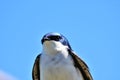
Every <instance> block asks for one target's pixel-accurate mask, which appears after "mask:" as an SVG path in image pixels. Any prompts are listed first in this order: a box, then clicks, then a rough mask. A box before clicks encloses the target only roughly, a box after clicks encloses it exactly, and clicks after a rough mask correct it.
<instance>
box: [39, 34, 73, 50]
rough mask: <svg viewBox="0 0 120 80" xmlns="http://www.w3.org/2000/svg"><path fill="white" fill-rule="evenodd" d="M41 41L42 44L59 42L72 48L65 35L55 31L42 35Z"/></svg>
mask: <svg viewBox="0 0 120 80" xmlns="http://www.w3.org/2000/svg"><path fill="white" fill-rule="evenodd" d="M41 43H42V44H43V45H45V44H47V45H48V44H55V45H58V44H61V45H63V46H67V47H68V48H69V49H71V50H72V48H71V46H70V44H69V42H68V40H67V39H66V37H65V36H63V35H62V34H60V33H55V32H51V33H47V34H46V35H44V36H43V38H42V40H41ZM57 43H58V44H57Z"/></svg>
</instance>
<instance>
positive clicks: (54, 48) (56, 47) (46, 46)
mask: <svg viewBox="0 0 120 80" xmlns="http://www.w3.org/2000/svg"><path fill="white" fill-rule="evenodd" d="M67 48H68V47H67V46H64V45H63V44H61V43H60V42H57V41H45V42H44V43H43V52H44V53H45V54H48V55H55V54H57V53H60V52H64V51H67Z"/></svg>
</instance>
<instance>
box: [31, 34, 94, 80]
mask: <svg viewBox="0 0 120 80" xmlns="http://www.w3.org/2000/svg"><path fill="white" fill-rule="evenodd" d="M41 43H42V47H43V49H42V53H41V54H39V55H38V56H37V57H36V59H35V62H34V65H33V69H32V78H33V80H93V78H92V76H91V74H90V72H89V68H88V66H87V64H86V63H85V62H84V61H83V60H82V59H81V58H79V57H78V56H77V55H76V54H75V52H74V51H73V50H72V48H71V46H70V44H69V42H68V40H67V39H66V37H65V36H63V35H62V34H59V33H53V32H51V33H48V34H46V35H44V36H43V38H42V40H41Z"/></svg>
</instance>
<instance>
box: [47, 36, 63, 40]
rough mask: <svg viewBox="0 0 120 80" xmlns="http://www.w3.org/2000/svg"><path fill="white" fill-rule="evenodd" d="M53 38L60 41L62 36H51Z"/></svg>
mask: <svg viewBox="0 0 120 80" xmlns="http://www.w3.org/2000/svg"><path fill="white" fill-rule="evenodd" d="M49 38H50V39H51V40H55V41H59V40H60V39H61V37H60V36H49Z"/></svg>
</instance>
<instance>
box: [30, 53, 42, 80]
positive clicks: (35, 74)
mask: <svg viewBox="0 0 120 80" xmlns="http://www.w3.org/2000/svg"><path fill="white" fill-rule="evenodd" d="M40 56H41V54H39V55H38V56H37V57H36V59H35V62H34V65H33V69H32V79H33V80H40V67H39V65H40Z"/></svg>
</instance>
